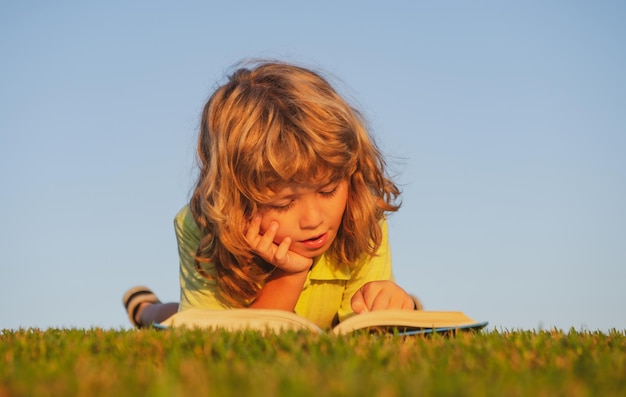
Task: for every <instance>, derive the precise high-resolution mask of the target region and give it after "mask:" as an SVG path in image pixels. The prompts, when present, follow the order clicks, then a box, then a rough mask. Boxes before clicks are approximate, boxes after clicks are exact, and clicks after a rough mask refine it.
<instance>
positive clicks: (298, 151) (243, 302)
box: [190, 61, 400, 306]
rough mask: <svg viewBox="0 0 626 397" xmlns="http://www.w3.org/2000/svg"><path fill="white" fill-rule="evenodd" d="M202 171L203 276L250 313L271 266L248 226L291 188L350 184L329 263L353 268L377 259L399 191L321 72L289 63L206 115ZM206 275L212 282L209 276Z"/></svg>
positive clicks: (269, 65)
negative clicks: (210, 270) (384, 222)
mask: <svg viewBox="0 0 626 397" xmlns="http://www.w3.org/2000/svg"><path fill="white" fill-rule="evenodd" d="M197 161H198V166H199V168H200V173H199V177H198V181H197V184H196V187H195V189H194V192H193V195H192V198H191V202H190V208H191V212H192V214H193V216H194V219H195V221H196V223H197V224H198V227H199V228H200V231H201V233H202V236H203V237H202V239H201V242H200V245H199V247H198V249H197V252H196V269H197V270H198V271H199V272H200V273H201V274H203V275H205V276H207V275H206V273H205V272H204V271H203V270H202V267H203V264H207V263H210V264H211V266H212V267H214V269H215V275H216V276H215V281H216V283H217V286H218V290H219V292H220V295H221V298H223V299H224V300H225V301H226V302H228V303H229V304H231V305H234V306H247V305H249V304H250V303H251V302H252V301H254V299H255V298H256V297H257V296H258V293H259V291H260V289H261V288H262V286H263V284H264V282H265V280H266V279H267V277H268V275H269V273H270V272H271V270H272V269H273V266H272V265H270V264H269V263H266V262H265V261H263V260H262V259H261V258H259V257H257V256H255V255H254V253H253V252H252V251H251V249H250V246H249V245H248V243H247V242H246V240H245V238H244V231H245V228H246V225H247V223H248V221H249V220H250V219H251V217H252V216H253V215H254V214H256V213H257V211H258V210H259V208H260V206H261V205H263V204H264V203H267V202H268V201H269V200H271V198H272V196H273V194H274V192H275V191H276V189H278V188H279V187H280V186H281V185H284V184H285V183H291V182H295V183H303V182H306V183H328V182H329V181H336V180H340V179H346V180H347V181H348V182H349V187H348V189H349V193H348V200H347V206H346V210H345V213H344V215H343V218H342V224H341V227H340V228H339V231H338V233H337V236H336V239H335V241H334V242H333V244H332V245H331V247H330V248H329V251H328V255H330V257H331V258H333V260H335V261H337V262H342V263H346V264H348V265H349V264H350V263H353V262H355V261H356V260H357V259H358V258H360V257H361V256H362V255H375V253H376V251H377V249H378V247H379V245H380V242H381V239H382V231H381V227H380V220H381V218H382V217H383V216H384V215H385V213H386V212H393V211H396V210H397V209H398V208H399V204H396V203H395V201H396V199H397V197H398V196H399V194H400V192H399V189H398V188H397V186H396V185H395V184H394V183H393V181H392V180H391V179H390V178H389V177H388V176H387V175H386V173H385V161H384V159H383V156H382V155H381V153H380V151H379V150H378V148H377V147H376V145H375V143H374V141H373V139H372V138H371V137H370V134H369V133H368V131H367V129H366V126H365V122H364V120H363V118H362V116H361V115H360V113H359V112H358V111H357V110H355V109H354V108H352V107H351V106H350V105H349V104H348V103H347V102H346V101H345V100H344V99H343V98H341V97H340V96H339V94H338V93H337V92H336V91H335V90H334V89H333V88H332V87H331V85H330V84H329V82H328V81H327V80H326V79H325V78H324V77H322V76H321V74H319V73H317V72H314V71H312V70H309V69H307V68H303V67H300V66H296V65H291V64H286V63H282V62H269V61H265V62H257V63H255V64H252V65H251V66H248V67H241V68H239V69H237V70H236V71H235V72H234V73H233V74H232V75H231V76H230V77H229V79H228V81H227V82H226V83H225V84H224V85H222V86H220V87H219V88H218V89H217V90H216V91H215V92H214V93H213V95H212V96H211V98H210V99H209V101H208V102H207V104H206V105H205V107H204V110H203V112H202V121H201V127H200V133H199V139H198V146H197ZM207 277H208V276H207Z"/></svg>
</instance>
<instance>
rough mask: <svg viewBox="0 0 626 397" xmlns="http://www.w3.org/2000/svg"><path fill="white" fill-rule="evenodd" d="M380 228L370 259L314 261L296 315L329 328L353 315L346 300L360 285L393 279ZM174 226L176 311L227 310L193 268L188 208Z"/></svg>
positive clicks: (195, 240)
mask: <svg viewBox="0 0 626 397" xmlns="http://www.w3.org/2000/svg"><path fill="white" fill-rule="evenodd" d="M381 226H382V231H383V240H382V242H381V246H380V248H379V249H378V252H377V255H376V256H374V257H370V256H369V255H363V257H362V259H360V260H358V261H357V262H356V263H355V264H354V265H353V266H348V265H347V264H344V263H339V264H337V263H332V262H330V261H329V259H328V257H327V256H326V255H325V254H323V255H320V256H318V257H316V258H314V260H313V266H312V267H311V270H310V271H309V273H308V274H307V278H306V281H305V283H304V286H303V288H302V292H301V293H300V297H299V298H298V302H297V303H296V307H295V312H296V313H297V314H298V315H300V316H302V317H305V318H308V319H309V320H311V321H313V322H314V323H316V324H317V325H318V326H320V327H322V328H329V327H331V326H333V325H335V324H337V322H339V321H341V320H344V319H345V318H347V317H349V316H350V315H352V314H353V311H352V307H351V304H350V300H351V299H352V295H354V293H355V292H356V291H357V290H358V289H359V288H361V286H363V285H364V284H366V283H368V282H370V281H376V280H392V279H393V277H392V274H391V252H390V250H389V238H388V234H387V222H386V221H384V220H383V221H381ZM174 227H175V230H176V240H177V242H178V253H179V257H180V306H179V310H181V311H182V310H186V309H191V308H203V309H228V308H229V306H227V305H226V304H225V303H224V302H222V301H221V300H219V298H218V291H217V285H216V283H215V281H213V280H208V279H207V278H205V277H203V276H202V275H201V274H200V273H198V271H197V270H196V269H195V266H194V255H195V253H196V250H197V247H198V244H199V243H200V238H201V234H200V229H199V228H198V226H197V225H196V222H195V220H194V219H193V216H192V215H191V211H190V209H189V206H185V207H184V208H183V209H181V210H180V212H179V213H178V214H177V215H176V217H175V218H174ZM203 270H204V271H205V272H207V273H208V274H212V273H211V267H210V265H209V266H203Z"/></svg>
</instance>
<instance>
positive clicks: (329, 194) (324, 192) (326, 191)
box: [320, 185, 339, 197]
mask: <svg viewBox="0 0 626 397" xmlns="http://www.w3.org/2000/svg"><path fill="white" fill-rule="evenodd" d="M338 187H339V185H336V186H333V187H331V188H326V189H323V190H320V194H321V195H322V196H326V197H332V196H334V195H335V193H337V188H338Z"/></svg>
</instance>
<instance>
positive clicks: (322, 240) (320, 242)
mask: <svg viewBox="0 0 626 397" xmlns="http://www.w3.org/2000/svg"><path fill="white" fill-rule="evenodd" d="M326 240H328V233H324V234H320V235H319V236H315V237H312V238H310V239H308V240H303V241H302V244H303V245H304V246H305V247H307V248H309V249H319V248H321V247H323V246H324V244H326Z"/></svg>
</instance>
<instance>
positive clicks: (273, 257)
mask: <svg viewBox="0 0 626 397" xmlns="http://www.w3.org/2000/svg"><path fill="white" fill-rule="evenodd" d="M277 231H278V223H277V222H271V223H270V226H269V228H268V229H267V230H266V231H265V233H263V234H261V216H256V217H254V218H253V219H252V221H251V222H250V225H249V226H248V230H246V235H245V237H246V240H247V241H248V244H250V247H251V248H252V250H253V251H254V252H255V253H256V254H257V255H259V256H260V257H261V258H263V259H265V260H266V261H267V262H269V263H271V264H272V265H274V266H276V267H277V268H278V269H280V270H282V271H283V272H285V273H299V272H303V271H308V270H309V268H310V267H311V265H313V258H307V257H305V256H302V255H299V254H297V253H295V252H293V251H291V250H290V249H289V247H290V246H291V238H289V237H286V238H285V239H283V241H281V242H280V244H277V243H275V242H274V239H275V238H276V232H277Z"/></svg>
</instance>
